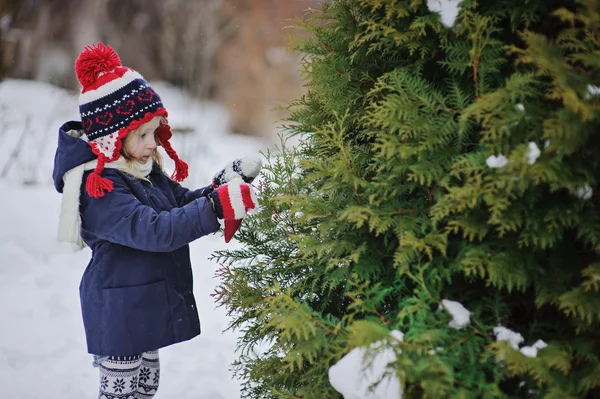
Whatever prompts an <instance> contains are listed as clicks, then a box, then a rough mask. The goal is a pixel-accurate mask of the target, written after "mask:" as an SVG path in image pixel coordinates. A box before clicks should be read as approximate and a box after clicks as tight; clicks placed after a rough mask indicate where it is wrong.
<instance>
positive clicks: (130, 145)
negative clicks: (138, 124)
mask: <svg viewBox="0 0 600 399" xmlns="http://www.w3.org/2000/svg"><path fill="white" fill-rule="evenodd" d="M124 144H125V150H126V151H127V152H128V153H129V154H131V155H132V156H134V157H135V156H137V154H138V152H139V151H140V147H141V142H140V141H137V140H128V141H126V142H125V143H124Z"/></svg>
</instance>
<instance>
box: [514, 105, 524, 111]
mask: <svg viewBox="0 0 600 399" xmlns="http://www.w3.org/2000/svg"><path fill="white" fill-rule="evenodd" d="M516 107H517V109H518V110H519V111H521V112H525V106H524V105H523V104H521V103H519V104H517V105H516Z"/></svg>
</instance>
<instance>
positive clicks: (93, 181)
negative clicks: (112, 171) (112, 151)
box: [85, 154, 113, 198]
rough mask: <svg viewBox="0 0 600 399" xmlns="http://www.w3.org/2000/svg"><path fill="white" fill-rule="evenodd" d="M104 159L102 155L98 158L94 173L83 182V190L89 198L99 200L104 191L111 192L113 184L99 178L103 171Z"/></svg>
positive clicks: (103, 178)
mask: <svg viewBox="0 0 600 399" xmlns="http://www.w3.org/2000/svg"><path fill="white" fill-rule="evenodd" d="M105 161H106V158H105V156H104V154H100V155H99V156H98V164H97V165H96V168H95V169H94V171H93V172H92V173H91V174H90V175H89V176H88V178H87V180H86V182H85V189H86V190H87V192H88V194H89V196H90V197H94V198H99V197H102V196H103V195H104V190H106V191H108V192H111V191H112V190H113V182H112V181H110V180H109V179H107V178H106V177H102V176H100V173H102V171H103V170H104V162H105Z"/></svg>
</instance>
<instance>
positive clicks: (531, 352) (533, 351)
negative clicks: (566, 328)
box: [521, 339, 548, 357]
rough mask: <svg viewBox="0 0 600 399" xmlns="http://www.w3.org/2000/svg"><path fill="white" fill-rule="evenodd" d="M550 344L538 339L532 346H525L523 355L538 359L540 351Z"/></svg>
mask: <svg viewBox="0 0 600 399" xmlns="http://www.w3.org/2000/svg"><path fill="white" fill-rule="evenodd" d="M547 346H548V344H547V343H545V342H544V341H542V340H541V339H538V340H537V341H535V343H534V344H533V345H532V346H524V347H522V348H521V353H522V354H524V355H525V356H527V357H536V356H537V353H538V350H540V349H544V348H545V347H547Z"/></svg>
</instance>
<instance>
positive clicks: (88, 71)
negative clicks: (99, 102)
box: [75, 43, 121, 88]
mask: <svg viewBox="0 0 600 399" xmlns="http://www.w3.org/2000/svg"><path fill="white" fill-rule="evenodd" d="M119 66H121V60H120V59H119V56H118V55H117V53H116V52H115V50H113V49H112V47H110V46H107V45H105V44H104V43H98V44H97V45H94V46H85V48H84V50H83V51H82V52H81V53H80V54H79V57H77V61H75V73H76V74H77V79H79V82H80V83H81V85H82V86H83V87H84V88H86V87H88V86H90V85H91V84H93V83H94V82H95V81H96V79H98V76H99V75H100V73H106V72H110V71H112V70H114V69H115V68H116V67H119Z"/></svg>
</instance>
